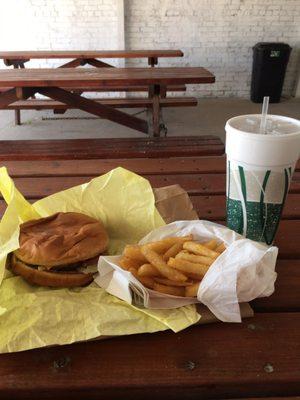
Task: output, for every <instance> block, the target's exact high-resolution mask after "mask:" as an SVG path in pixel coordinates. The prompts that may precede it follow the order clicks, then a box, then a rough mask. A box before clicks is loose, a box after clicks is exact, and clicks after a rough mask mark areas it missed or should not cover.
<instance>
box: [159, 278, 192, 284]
mask: <svg viewBox="0 0 300 400" xmlns="http://www.w3.org/2000/svg"><path fill="white" fill-rule="evenodd" d="M154 280H155V282H158V283H161V284H163V285H169V286H191V285H192V284H193V282H175V281H170V279H167V278H154Z"/></svg>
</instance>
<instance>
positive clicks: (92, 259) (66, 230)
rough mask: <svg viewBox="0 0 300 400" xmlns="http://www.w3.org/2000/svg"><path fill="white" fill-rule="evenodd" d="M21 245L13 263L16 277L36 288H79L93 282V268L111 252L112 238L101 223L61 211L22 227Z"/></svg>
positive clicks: (15, 253) (12, 258)
mask: <svg viewBox="0 0 300 400" xmlns="http://www.w3.org/2000/svg"><path fill="white" fill-rule="evenodd" d="M19 243H20V248H19V249H17V250H16V251H15V252H14V253H13V254H12V257H11V263H10V264H11V270H12V271H13V272H14V273H15V274H16V275H20V276H22V277H23V278H24V279H25V280H26V281H27V282H28V283H30V284H33V285H40V286H52V287H76V286H85V285H88V284H89V283H90V282H92V280H93V271H92V270H91V266H94V267H95V266H96V265H97V261H98V258H99V256H100V254H102V253H103V252H104V251H105V250H106V249H107V246H108V235H107V232H106V230H105V228H104V226H103V224H102V222H101V221H98V220H96V219H94V218H92V217H89V216H87V215H84V214H81V213H76V212H66V213H64V212H59V213H56V214H54V215H51V216H49V217H46V218H39V219H35V220H31V221H27V222H25V223H24V224H22V225H21V226H20V236H19ZM94 272H95V271H94Z"/></svg>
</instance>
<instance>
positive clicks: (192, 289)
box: [185, 282, 200, 297]
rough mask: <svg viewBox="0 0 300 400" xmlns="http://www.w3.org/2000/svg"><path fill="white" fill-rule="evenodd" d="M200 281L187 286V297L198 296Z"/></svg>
mask: <svg viewBox="0 0 300 400" xmlns="http://www.w3.org/2000/svg"><path fill="white" fill-rule="evenodd" d="M199 285H200V282H197V283H194V284H193V285H191V286H186V288H185V297H196V296H197V293H198V289H199Z"/></svg>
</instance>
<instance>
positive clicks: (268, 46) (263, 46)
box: [252, 42, 292, 50]
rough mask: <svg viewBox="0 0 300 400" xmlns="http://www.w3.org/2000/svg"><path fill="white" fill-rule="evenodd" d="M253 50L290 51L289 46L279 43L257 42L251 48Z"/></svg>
mask: <svg viewBox="0 0 300 400" xmlns="http://www.w3.org/2000/svg"><path fill="white" fill-rule="evenodd" d="M252 48H253V50H254V49H256V50H291V49H292V48H291V46H290V45H289V44H287V43H281V42H258V43H256V45H255V46H253V47H252Z"/></svg>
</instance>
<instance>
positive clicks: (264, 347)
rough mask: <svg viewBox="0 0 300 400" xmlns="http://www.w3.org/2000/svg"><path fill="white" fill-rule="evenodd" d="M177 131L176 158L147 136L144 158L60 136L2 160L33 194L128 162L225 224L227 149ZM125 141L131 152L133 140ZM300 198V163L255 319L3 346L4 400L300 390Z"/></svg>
mask: <svg viewBox="0 0 300 400" xmlns="http://www.w3.org/2000/svg"><path fill="white" fill-rule="evenodd" d="M167 139H168V140H169V139H170V138H167ZM172 139H173V153H170V154H169V157H168V155H167V153H164V157H162V155H161V153H159V152H158V153H157V156H156V157H155V148H154V147H155V145H153V146H151V145H149V146H148V148H149V149H151V158H148V153H147V151H145V152H144V154H143V155H142V154H140V155H139V156H138V158H129V157H130V156H129V155H128V156H127V157H126V156H125V157H123V158H115V156H116V154H115V155H114V158H107V159H102V158H101V157H99V158H98V159H97V158H93V159H89V158H88V154H87V152H83V154H84V157H85V158H81V159H78V160H77V159H76V156H75V155H74V157H73V158H71V152H72V151H73V150H74V143H73V144H72V145H71V151H68V146H67V144H66V145H65V146H64V150H62V149H61V143H56V145H55V144H53V145H52V147H51V148H50V149H49V152H48V156H47V154H46V151H45V147H44V145H42V144H41V148H42V149H43V151H42V155H41V157H40V159H39V158H38V157H37V153H38V147H39V146H38V143H33V145H32V146H29V145H27V146H26V147H25V146H23V156H21V154H20V153H18V159H17V160H16V158H15V156H16V152H14V151H13V149H14V147H13V146H11V147H10V148H11V150H12V153H11V156H10V153H9V149H8V148H6V150H5V151H6V153H5V151H4V150H3V151H2V153H1V154H0V160H5V161H2V162H1V164H3V165H6V166H7V168H8V171H9V173H10V174H11V176H12V177H13V178H14V181H15V183H16V185H17V187H18V188H19V189H20V190H21V191H22V192H23V193H24V194H25V195H26V197H27V198H28V199H30V200H31V201H33V200H34V199H38V198H41V197H43V196H45V195H49V194H51V193H53V192H56V191H57V190H61V189H66V188H68V187H70V186H73V185H77V184H80V183H83V182H86V181H88V180H89V179H90V178H92V177H95V176H98V175H100V174H103V173H106V172H108V171H109V170H111V169H112V168H114V167H117V166H123V167H125V168H128V169H130V170H132V171H135V172H136V173H139V174H141V175H143V176H145V177H146V178H147V179H149V180H150V182H151V183H152V186H153V187H161V186H166V185H168V184H173V183H178V184H180V185H181V186H182V187H184V188H185V189H186V190H187V191H188V193H189V195H190V198H191V200H192V202H193V204H194V206H195V208H196V210H197V211H198V214H199V217H200V218H202V219H209V220H212V221H217V222H220V223H221V224H225V165H226V163H225V157H224V156H207V157H200V156H199V155H197V149H198V152H199V153H198V154H203V153H201V151H202V146H203V143H202V142H201V141H199V144H198V145H197V144H196V139H186V140H185V141H183V142H182V143H181V144H180V139H179V138H176V139H175V138H172ZM153 141H154V139H153ZM161 141H162V142H163V140H161ZM189 141H191V143H193V146H192V147H194V148H195V150H194V152H190V153H189V154H187V152H184V150H183V152H182V153H180V150H179V148H180V147H181V148H184V147H185V146H187V147H190V146H189V145H188V144H187V143H188V142H189ZM66 142H68V141H66ZM125 142H126V141H125ZM27 143H28V142H27ZM175 143H176V144H177V146H178V150H177V152H176V153H175V152H174V147H176V146H175ZM55 146H56V147H57V153H56V152H55ZM124 146H125V147H124V148H125V151H126V146H127V149H128V147H129V141H128V143H127V145H124ZM80 147H82V146H81V145H80V144H78V148H80ZM0 149H2V143H0ZM98 151H100V150H98ZM125 151H124V153H123V154H125ZM64 153H65V154H64ZM55 154H57V156H56V157H55ZM99 154H100V153H99ZM128 154H129V153H128ZM136 154H137V153H136ZM32 155H33V160H32V161H31V157H32ZM93 156H96V151H95V152H94V155H93ZM75 159H76V161H74V160H75ZM299 204H300V163H299V162H298V164H297V166H296V172H295V175H294V179H293V182H292V184H291V190H290V194H289V196H288V199H287V203H286V206H285V209H284V213H283V219H282V221H281V223H280V227H279V232H278V234H277V237H276V244H277V245H278V246H279V259H278V262H277V266H276V270H277V272H278V279H277V281H276V291H275V293H274V294H273V295H272V296H271V297H269V298H262V299H257V300H255V301H253V302H252V304H251V305H252V307H253V309H254V311H255V316H254V318H251V319H246V320H244V321H243V322H242V323H241V324H224V323H215V324H211V325H202V326H195V327H192V328H188V329H186V330H185V331H182V332H180V333H178V334H175V333H172V332H162V333H154V334H143V335H132V336H124V337H119V338H114V339H109V340H105V341H94V342H86V343H78V344H73V345H68V346H60V347H51V348H44V349H37V350H31V351H26V352H21V353H13V354H3V355H0V398H1V400H4V399H10V400H13V399H20V398H22V399H32V400H34V399H40V398H49V399H50V398H51V399H53V398H55V397H58V398H68V399H82V398H87V399H99V398H105V399H119V398H121V397H122V398H128V399H129V398H130V399H145V400H147V399H151V398H153V396H155V397H156V398H158V399H160V398H163V399H165V400H169V399H199V398H201V399H225V398H226V399H233V398H238V399H242V398H243V399H248V400H249V399H250V398H251V399H252V400H253V399H257V400H258V398H264V399H274V398H276V399H282V400H283V399H285V398H287V397H288V398H291V399H296V398H299V397H297V396H299V395H300V290H299V284H300V247H299V243H300V206H299ZM2 210H3V209H2Z"/></svg>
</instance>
